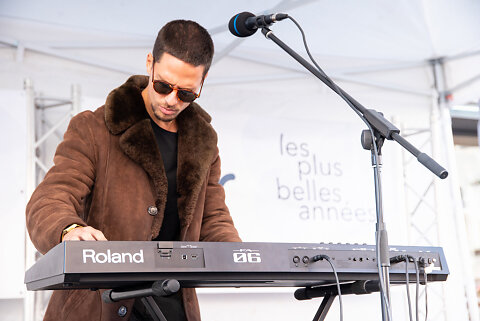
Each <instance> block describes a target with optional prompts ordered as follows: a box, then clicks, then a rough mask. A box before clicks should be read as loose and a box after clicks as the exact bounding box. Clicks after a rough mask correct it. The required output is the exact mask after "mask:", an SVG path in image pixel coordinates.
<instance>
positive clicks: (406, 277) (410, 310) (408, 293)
mask: <svg viewBox="0 0 480 321" xmlns="http://www.w3.org/2000/svg"><path fill="white" fill-rule="evenodd" d="M408 261H409V260H408V258H407V257H405V280H406V286H407V300H408V315H409V317H410V321H413V316H412V302H411V300H410V277H409V274H408Z"/></svg>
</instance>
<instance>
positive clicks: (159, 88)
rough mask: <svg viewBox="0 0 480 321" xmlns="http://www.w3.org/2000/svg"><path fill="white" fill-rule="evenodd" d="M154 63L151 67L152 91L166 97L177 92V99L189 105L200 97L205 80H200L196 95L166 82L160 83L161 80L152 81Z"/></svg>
mask: <svg viewBox="0 0 480 321" xmlns="http://www.w3.org/2000/svg"><path fill="white" fill-rule="evenodd" d="M154 68H155V63H154V64H153V66H152V82H153V89H154V90H155V91H156V92H157V93H159V94H161V95H168V94H170V93H171V92H172V91H173V90H176V91H177V98H178V99H179V100H181V101H183V102H185V103H191V102H193V101H194V100H195V99H197V98H198V97H200V94H201V93H202V88H203V81H204V80H205V78H203V79H202V84H201V86H200V92H199V93H198V94H197V93H196V92H194V91H191V90H188V89H181V88H178V87H175V86H173V85H171V84H169V83H168V82H165V81H162V80H154V79H153V75H154V74H155V69H154Z"/></svg>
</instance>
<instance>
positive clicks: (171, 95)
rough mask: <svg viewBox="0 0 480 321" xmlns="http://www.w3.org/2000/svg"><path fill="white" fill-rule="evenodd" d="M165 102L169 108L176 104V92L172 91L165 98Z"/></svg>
mask: <svg viewBox="0 0 480 321" xmlns="http://www.w3.org/2000/svg"><path fill="white" fill-rule="evenodd" d="M165 100H166V101H167V104H168V105H169V106H174V105H176V104H177V103H178V97H177V90H176V89H173V90H172V92H171V93H169V94H168V95H166V96H165Z"/></svg>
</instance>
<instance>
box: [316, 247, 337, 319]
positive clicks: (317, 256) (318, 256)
mask: <svg viewBox="0 0 480 321" xmlns="http://www.w3.org/2000/svg"><path fill="white" fill-rule="evenodd" d="M323 259H325V260H327V262H328V263H330V266H331V267H332V270H333V274H334V275H335V280H336V281H337V291H338V302H340V321H343V302H342V291H341V290H340V280H339V279H338V274H337V269H336V268H335V265H334V264H333V262H332V260H331V259H330V257H329V256H328V255H325V254H320V255H315V256H314V257H312V259H311V260H312V262H317V261H320V260H323Z"/></svg>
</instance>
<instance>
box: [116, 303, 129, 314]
mask: <svg viewBox="0 0 480 321" xmlns="http://www.w3.org/2000/svg"><path fill="white" fill-rule="evenodd" d="M117 313H118V316H120V317H124V316H126V315H127V307H126V306H124V305H122V306H121V307H119V308H118V312H117Z"/></svg>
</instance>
